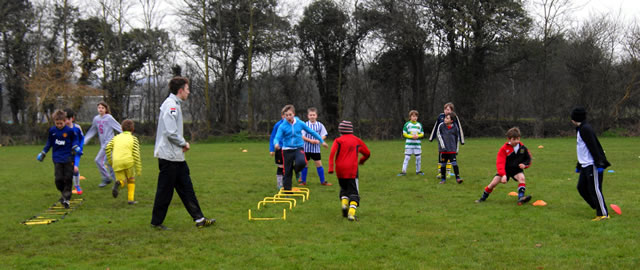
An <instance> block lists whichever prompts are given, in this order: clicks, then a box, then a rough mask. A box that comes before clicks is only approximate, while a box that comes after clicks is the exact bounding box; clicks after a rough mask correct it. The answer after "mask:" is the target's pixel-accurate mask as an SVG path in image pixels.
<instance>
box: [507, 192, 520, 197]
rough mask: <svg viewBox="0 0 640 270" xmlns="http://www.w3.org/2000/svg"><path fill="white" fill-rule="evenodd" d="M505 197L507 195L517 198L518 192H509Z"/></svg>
mask: <svg viewBox="0 0 640 270" xmlns="http://www.w3.org/2000/svg"><path fill="white" fill-rule="evenodd" d="M507 195H509V196H513V197H518V192H515V191H511V192H509V194H507Z"/></svg>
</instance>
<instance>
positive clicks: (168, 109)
mask: <svg viewBox="0 0 640 270" xmlns="http://www.w3.org/2000/svg"><path fill="white" fill-rule="evenodd" d="M181 103H182V100H180V99H179V98H178V97H177V96H176V95H174V94H169V97H167V99H165V100H164V102H163V103H162V105H161V106H160V116H159V117H158V130H157V131H156V145H155V148H154V150H153V156H154V157H157V158H161V159H165V160H169V161H184V152H182V147H183V146H185V145H187V141H186V140H185V139H184V137H183V136H182V134H183V127H182V126H183V125H182V109H181V108H180V104H181Z"/></svg>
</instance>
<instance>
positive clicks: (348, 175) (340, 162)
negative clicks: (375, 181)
mask: <svg viewBox="0 0 640 270" xmlns="http://www.w3.org/2000/svg"><path fill="white" fill-rule="evenodd" d="M358 153H360V154H362V157H360V162H359V163H360V164H364V162H365V161H367V159H369V157H370V156H371V152H369V148H368V147H367V145H366V144H365V143H364V142H363V141H362V140H361V139H360V138H358V137H356V136H354V135H353V134H342V136H340V137H338V138H337V139H335V141H333V145H332V146H331V153H330V154H329V173H332V172H333V170H334V166H335V171H336V176H337V177H338V178H339V179H355V178H357V177H358ZM334 157H335V159H334ZM334 164H335V165H334Z"/></svg>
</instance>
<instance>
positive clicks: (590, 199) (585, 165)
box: [571, 107, 611, 221]
mask: <svg viewBox="0 0 640 270" xmlns="http://www.w3.org/2000/svg"><path fill="white" fill-rule="evenodd" d="M586 119H587V111H586V110H585V109H584V108H582V107H576V108H574V109H573V111H571V122H572V123H573V124H574V125H575V126H576V131H577V135H576V136H577V137H578V143H577V146H576V152H577V154H578V164H577V165H576V173H580V179H579V180H578V192H579V193H580V196H582V198H583V199H584V200H585V201H586V202H587V203H588V204H589V206H591V208H593V209H596V217H595V218H594V219H592V220H593V221H601V220H607V219H609V211H608V210H607V204H605V202H604V195H602V176H603V172H604V169H606V168H607V167H609V166H611V163H609V161H607V157H606V156H605V155H604V150H602V145H600V141H599V140H598V137H596V134H595V132H594V131H593V128H592V127H591V125H590V124H589V123H587V121H586Z"/></svg>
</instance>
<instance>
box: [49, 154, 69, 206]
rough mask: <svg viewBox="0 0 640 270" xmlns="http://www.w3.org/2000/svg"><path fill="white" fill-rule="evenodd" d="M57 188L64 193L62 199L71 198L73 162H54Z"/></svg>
mask: <svg viewBox="0 0 640 270" xmlns="http://www.w3.org/2000/svg"><path fill="white" fill-rule="evenodd" d="M53 165H54V175H55V178H56V188H57V189H58V190H59V191H60V193H61V194H62V196H61V198H60V201H64V200H67V201H68V200H71V185H72V184H73V162H71V161H69V162H64V163H57V162H54V163H53Z"/></svg>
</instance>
